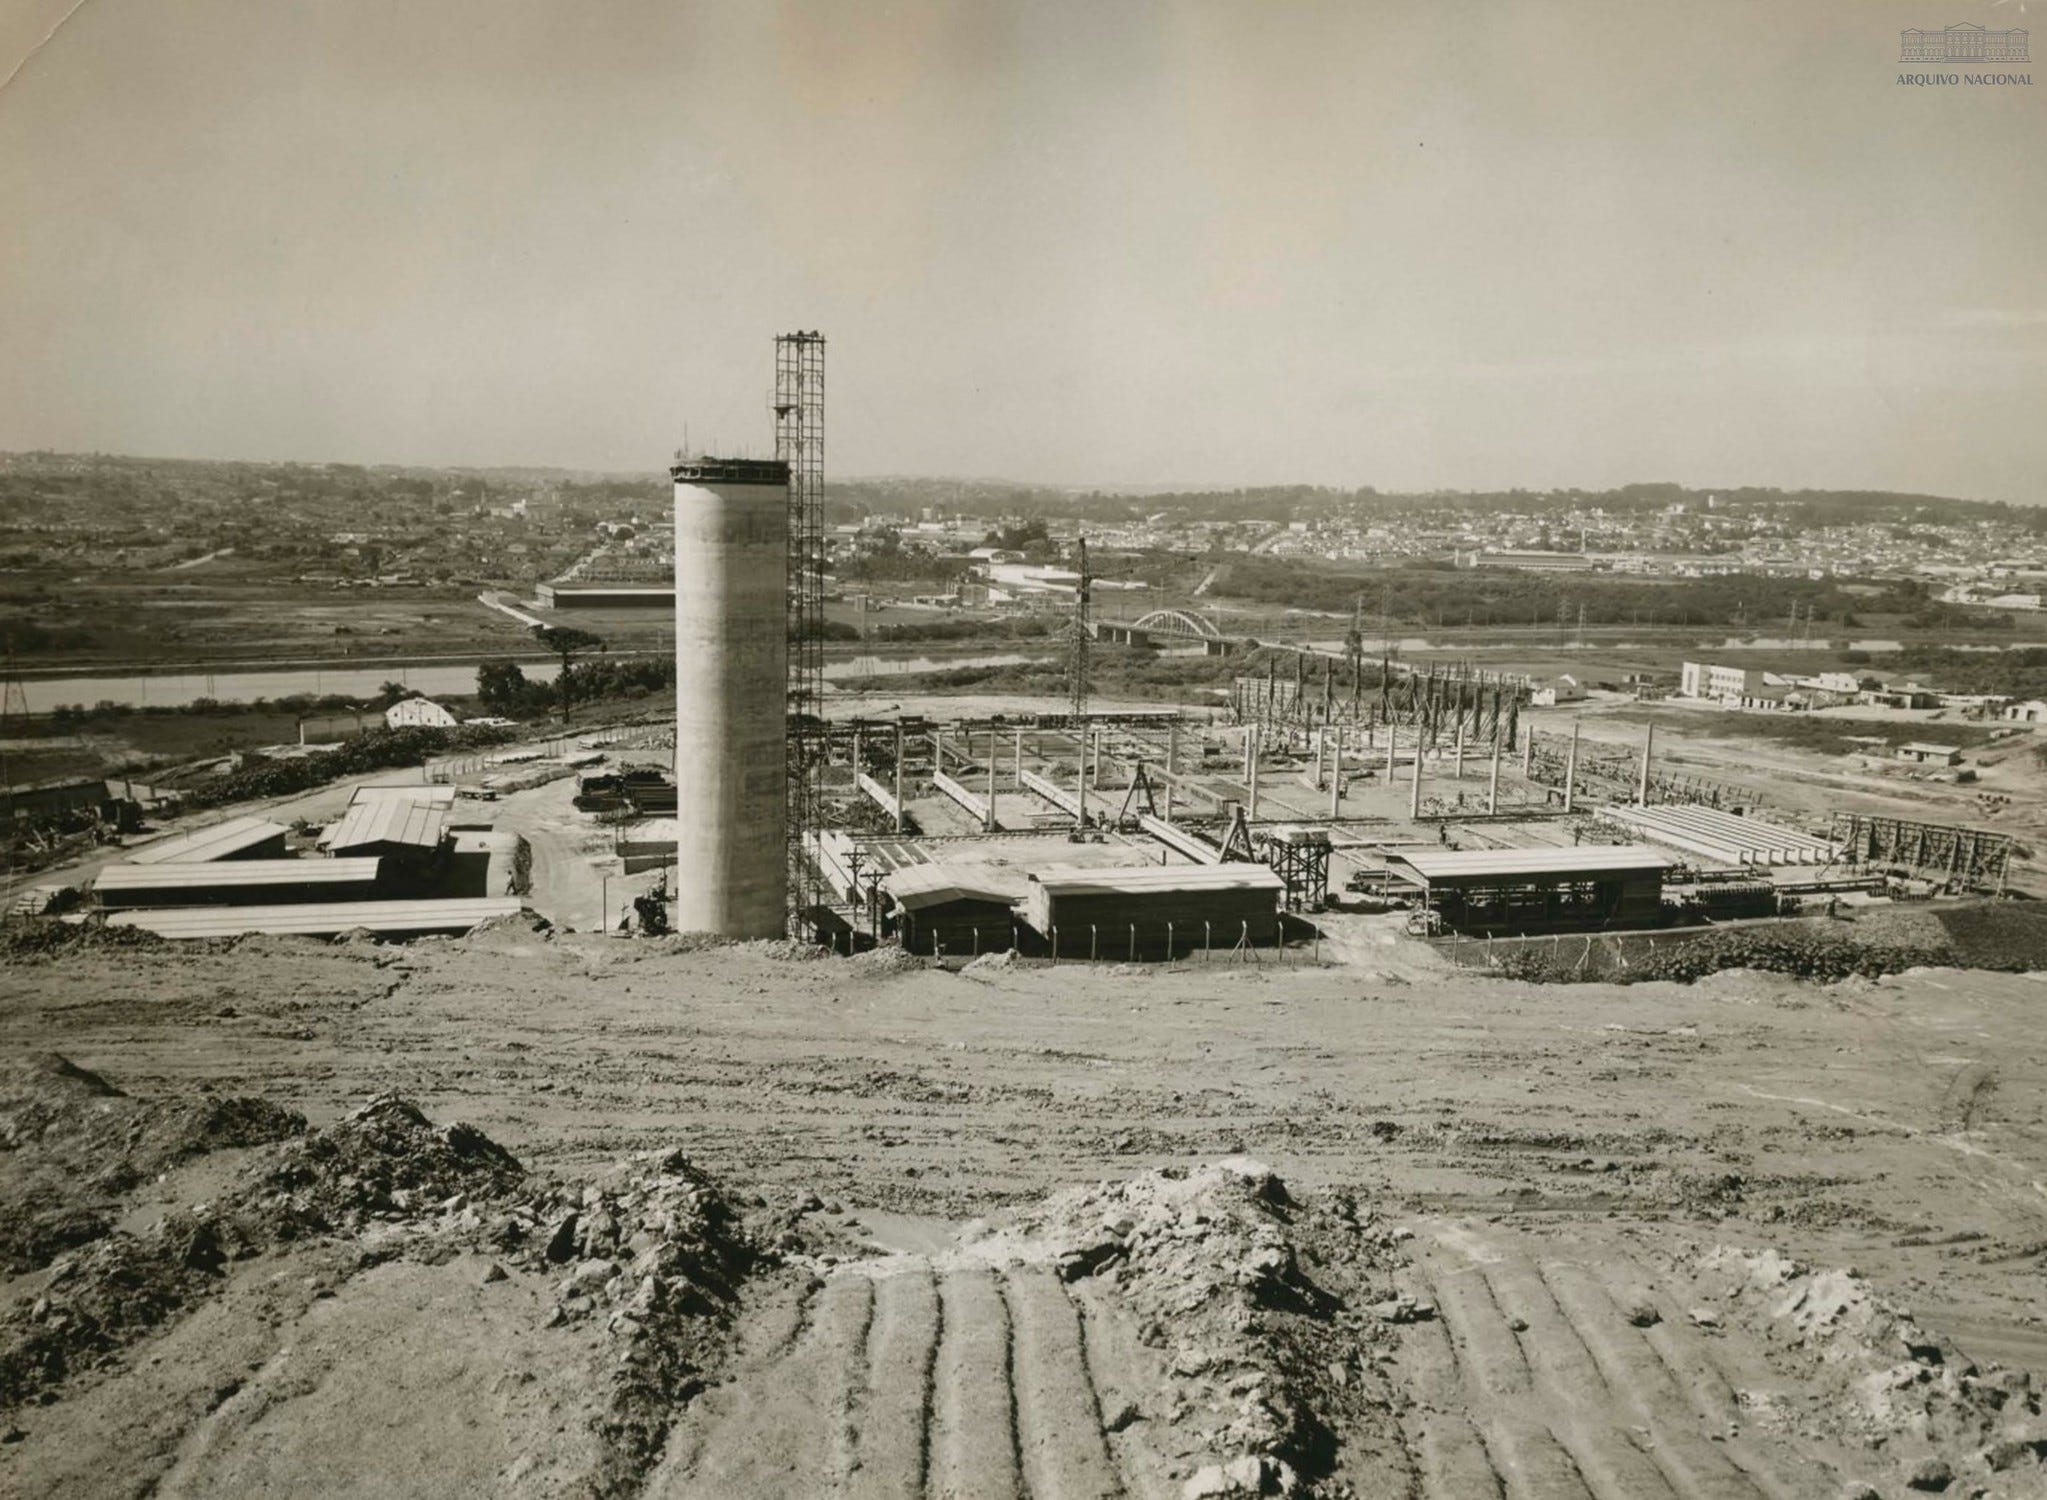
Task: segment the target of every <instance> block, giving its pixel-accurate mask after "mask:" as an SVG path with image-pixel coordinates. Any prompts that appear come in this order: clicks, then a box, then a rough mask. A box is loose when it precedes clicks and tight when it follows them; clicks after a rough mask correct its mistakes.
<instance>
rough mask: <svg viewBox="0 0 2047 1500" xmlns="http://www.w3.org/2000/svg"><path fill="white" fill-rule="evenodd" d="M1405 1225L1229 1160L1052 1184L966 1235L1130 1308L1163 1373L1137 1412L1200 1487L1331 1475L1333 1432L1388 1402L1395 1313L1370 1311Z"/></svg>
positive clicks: (1272, 1490)
mask: <svg viewBox="0 0 2047 1500" xmlns="http://www.w3.org/2000/svg"><path fill="white" fill-rule="evenodd" d="M1399 1237H1400V1234H1399V1232H1398V1231H1395V1230H1392V1229H1390V1228H1388V1227H1386V1226H1383V1225H1381V1224H1378V1223H1377V1222H1375V1221H1374V1220H1373V1219H1372V1217H1371V1215H1370V1214H1369V1213H1368V1212H1367V1213H1365V1214H1364V1215H1362V1216H1361V1215H1360V1212H1359V1210H1358V1207H1357V1205H1356V1203H1355V1201H1354V1200H1352V1199H1351V1198H1349V1197H1348V1196H1345V1195H1337V1196H1336V1197H1334V1198H1333V1199H1332V1200H1331V1202H1330V1203H1328V1204H1326V1205H1317V1206H1305V1205H1302V1204H1300V1203H1297V1202H1296V1201H1295V1200H1294V1199H1293V1198H1292V1196H1291V1195H1290V1194H1289V1193H1288V1192H1287V1189H1286V1185H1285V1184H1284V1183H1283V1182H1281V1181H1280V1179H1279V1178H1278V1177H1277V1176H1275V1175H1274V1174H1273V1172H1272V1171H1271V1169H1270V1168H1268V1167H1266V1166H1265V1165H1263V1164H1262V1163H1259V1162H1256V1161H1252V1160H1249V1159H1247V1158H1243V1157H1232V1158H1227V1159H1225V1160H1223V1161H1220V1162H1216V1163H1213V1164H1210V1165H1207V1166H1203V1167H1200V1168H1198V1169H1194V1170H1191V1171H1189V1170H1185V1169H1180V1168H1171V1167H1169V1168H1163V1169H1161V1170H1158V1171H1155V1172H1151V1173H1148V1174H1147V1175H1145V1176H1142V1177H1138V1178H1135V1179H1133V1180H1130V1181H1128V1182H1118V1183H1103V1184H1100V1185H1097V1186H1092V1187H1085V1188H1075V1189H1069V1190H1067V1191H1065V1192H1061V1193H1056V1194H1054V1195H1053V1196H1052V1197H1050V1198H1048V1199H1046V1200H1045V1201H1044V1203H1043V1204H1042V1206H1040V1207H1038V1208H1036V1209H1032V1210H1028V1211H1026V1212H1025V1213H1023V1214H1022V1215H1021V1216H1020V1218H1019V1219H1018V1220H1017V1222H1016V1223H1015V1224H1014V1225H1012V1226H1008V1227H1005V1228H1003V1229H1001V1230H996V1231H991V1232H988V1233H987V1234H985V1235H984V1236H983V1237H981V1238H980V1239H979V1240H977V1241H974V1242H971V1243H970V1245H969V1248H970V1249H972V1250H973V1251H974V1252H975V1253H978V1254H983V1255H991V1256H1006V1257H1012V1258H1015V1259H1021V1260H1039V1261H1049V1262H1050V1263H1051V1265H1052V1266H1053V1268H1054V1269H1055V1270H1056V1271H1057V1273H1058V1274H1059V1276H1060V1277H1061V1278H1062V1279H1063V1280H1066V1281H1068V1282H1078V1281H1082V1280H1085V1281H1087V1282H1089V1283H1090V1284H1092V1285H1094V1286H1097V1287H1100V1288H1102V1289H1104V1290H1105V1291H1106V1292H1108V1293H1109V1294H1110V1295H1113V1296H1115V1297H1116V1298H1117V1299H1118V1300H1120V1301H1121V1303H1122V1304H1123V1305H1124V1306H1125V1307H1127V1308H1128V1309H1130V1311H1131V1312H1132V1313H1133V1314H1134V1315H1135V1316H1136V1318H1137V1320H1138V1338H1139V1339H1140V1340H1141V1341H1142V1342H1143V1343H1144V1344H1145V1345H1147V1346H1149V1347H1150V1348H1151V1349H1153V1350H1154V1351H1156V1352H1157V1354H1158V1356H1159V1362H1160V1364H1161V1366H1162V1368H1163V1370H1164V1371H1165V1372H1167V1374H1168V1376H1169V1377H1170V1378H1169V1379H1168V1381H1167V1382H1166V1383H1165V1385H1164V1386H1163V1387H1162V1389H1161V1390H1160V1392H1159V1393H1158V1401H1159V1409H1157V1410H1146V1411H1144V1412H1143V1413H1142V1415H1143V1416H1144V1417H1146V1418H1147V1419H1149V1420H1150V1421H1151V1422H1152V1423H1153V1428H1152V1435H1153V1437H1154V1438H1157V1437H1160V1436H1163V1435H1164V1431H1165V1430H1169V1431H1170V1439H1171V1440H1170V1442H1168V1443H1165V1444H1163V1445H1162V1447H1163V1448H1165V1449H1166V1450H1167V1451H1171V1450H1174V1449H1177V1458H1178V1461H1179V1466H1180V1469H1181V1472H1182V1474H1183V1475H1184V1491H1183V1493H1184V1494H1185V1495H1187V1496H1189V1497H1198V1496H1228V1495H1263V1494H1293V1493H1295V1492H1296V1491H1297V1490H1299V1489H1300V1488H1301V1487H1302V1486H1303V1485H1304V1484H1307V1483H1310V1482H1312V1481H1313V1480H1315V1479H1316V1478H1318V1477H1320V1476H1321V1475H1323V1474H1324V1473H1326V1471H1327V1469H1328V1467H1329V1463H1330V1456H1331V1449H1332V1438H1331V1432H1332V1430H1333V1429H1334V1428H1335V1427H1337V1426H1338V1425H1341V1426H1344V1427H1347V1428H1355V1427H1358V1426H1361V1425H1370V1418H1369V1417H1368V1416H1366V1415H1365V1411H1366V1409H1367V1408H1372V1409H1375V1410H1376V1412H1377V1413H1378V1414H1379V1415H1381V1416H1383V1414H1384V1413H1385V1412H1387V1411H1389V1410H1390V1409H1391V1405H1392V1402H1391V1397H1390V1394H1389V1393H1388V1392H1387V1390H1386V1389H1385V1380H1384V1375H1383V1372H1382V1370H1381V1369H1380V1357H1381V1356H1388V1355H1390V1352H1391V1349H1392V1345H1393V1341H1394V1340H1395V1339H1396V1338H1397V1335H1396V1334H1395V1333H1394V1332H1393V1330H1392V1329H1391V1328H1390V1327H1388V1326H1387V1324H1388V1323H1389V1322H1391V1321H1395V1320H1391V1319H1387V1318H1385V1317H1383V1316H1382V1315H1381V1314H1380V1313H1379V1312H1377V1311H1374V1309H1375V1308H1377V1307H1381V1306H1384V1305H1388V1303H1389V1299H1391V1298H1392V1297H1393V1292H1392V1288H1391V1285H1390V1282H1389V1281H1388V1280H1386V1278H1385V1276H1384V1272H1385V1270H1386V1268H1387V1267H1388V1265H1389V1264H1390V1261H1391V1255H1390V1253H1389V1252H1390V1251H1391V1248H1392V1246H1393V1245H1394V1244H1395V1243H1397V1240H1398V1238H1399ZM1373 1276H1376V1278H1377V1279H1376V1281H1368V1280H1367V1279H1366V1278H1368V1277H1373ZM1106 1415H1109V1414H1106V1413H1105V1416H1106Z"/></svg>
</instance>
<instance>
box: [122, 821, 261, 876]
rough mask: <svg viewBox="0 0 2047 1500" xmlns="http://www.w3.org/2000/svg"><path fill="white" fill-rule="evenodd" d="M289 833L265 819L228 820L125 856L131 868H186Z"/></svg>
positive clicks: (226, 857) (222, 857)
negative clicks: (182, 865) (180, 865)
mask: <svg viewBox="0 0 2047 1500" xmlns="http://www.w3.org/2000/svg"><path fill="white" fill-rule="evenodd" d="M290 831H291V830H290V829H288V828H286V827H285V826H284V825H283V824H282V823H272V822H270V821H269V820H268V819H265V818H229V819H228V820H227V821H226V822H225V823H215V824H214V825H213V826H212V827H210V828H195V829H193V830H192V831H191V832H190V833H181V834H178V835H176V836H175V837H173V838H167V839H163V840H160V841H159V842H157V843H154V844H151V845H150V846H149V847H148V848H146V849H137V850H136V851H135V852H134V853H133V854H131V855H129V856H128V859H127V863H129V864H131V865H163V864H188V863H195V862H199V861H204V860H212V859H228V858H230V857H232V856H233V855H234V854H236V853H237V852H239V851H240V850H243V849H249V848H253V847H255V846H256V845H257V844H262V843H267V842H268V841H270V840H271V839H274V838H278V837H280V836H282V835H284V834H287V833H289V832H290Z"/></svg>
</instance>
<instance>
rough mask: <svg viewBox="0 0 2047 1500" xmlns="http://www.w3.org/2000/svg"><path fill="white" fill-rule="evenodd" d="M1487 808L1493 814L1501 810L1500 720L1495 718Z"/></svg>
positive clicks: (1487, 786) (1486, 797) (1489, 813)
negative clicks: (1491, 771)
mask: <svg viewBox="0 0 2047 1500" xmlns="http://www.w3.org/2000/svg"><path fill="white" fill-rule="evenodd" d="M1485 810H1486V814H1487V816H1491V815H1492V814H1493V813H1496V812H1498V811H1499V810H1500V721H1499V720H1498V719H1497V718H1495V719H1494V720H1493V774H1492V779H1491V780H1490V781H1489V782H1488V783H1487V784H1486V793H1485Z"/></svg>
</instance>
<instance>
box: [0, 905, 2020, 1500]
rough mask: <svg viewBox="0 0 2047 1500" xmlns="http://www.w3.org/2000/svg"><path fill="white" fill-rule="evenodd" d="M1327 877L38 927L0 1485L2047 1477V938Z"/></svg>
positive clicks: (8, 1168)
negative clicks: (1959, 952)
mask: <svg viewBox="0 0 2047 1500" xmlns="http://www.w3.org/2000/svg"><path fill="white" fill-rule="evenodd" d="M1339 930H1340V941H1338V942H1335V943H1332V944H1331V945H1330V949H1331V953H1332V954H1333V956H1336V957H1339V958H1340V959H1341V960H1342V961H1341V962H1340V963H1338V964H1336V965H1334V966H1326V967H1313V966H1303V967H1278V966H1274V965H1270V964H1265V965H1260V964H1244V965H1211V966H1197V965H1190V966H1186V967H1179V968H1162V967H1153V968H1136V967H1128V966H1120V965H1119V966H1109V965H1103V966H1100V967H1090V966H1085V965H1072V964H1062V965H1060V966H1059V967H1057V968H1056V969H1055V968H1044V967H1026V966H1020V965H1015V964H1009V963H1004V962H1002V961H1000V960H994V961H983V962H982V963H981V964H979V965H977V966H975V967H973V968H971V969H969V970H967V971H965V972H947V971H942V970H935V969H929V968H924V967H921V966H918V965H915V964H914V963H911V962H908V961H905V960H904V959H902V958H901V956H900V955H894V954H888V953H879V954H873V955H866V956H863V957H861V958H858V959H853V960H830V959H819V958H815V957H808V956H804V955H803V952H802V950H797V949H793V948H790V947H788V946H786V945H782V944H767V945H751V946H738V947H715V946H706V945H704V944H702V943H698V942H692V941H689V940H686V939H664V940H627V939H615V938H612V939H608V938H604V937H601V936H598V935H596V934H594V933H591V934H573V935H554V934H551V933H548V932H546V931H541V930H536V929H534V928H532V927H531V926H529V925H527V924H506V925H503V926H499V927H496V928H493V929H489V930H485V931H482V932H479V933H477V934H475V935H473V936H472V937H470V938H467V939H462V940H439V941H429V942H423V943H418V944H414V945H412V946H410V947H392V948H386V947H379V946H375V945H371V944H366V943H337V944H321V943H313V942H310V941H305V940H285V939H252V940H243V941H239V942H234V943H226V944H220V945H213V946H199V947H188V948H182V949H176V948H163V947H134V946H109V945H111V944H112V943H113V942H114V940H113V939H112V938H101V939H92V938H86V939H82V940H78V941H76V942H74V943H72V944H70V945H67V946H61V947H59V948H57V949H56V950H54V951H49V952H39V951H32V950H30V949H25V948H21V947H17V948H16V949H15V950H14V951H12V952H11V954H10V955H9V957H8V958H7V961H6V963H5V966H4V967H0V1058H5V1059H6V1060H7V1061H6V1064H5V1068H4V1076H0V1225H5V1226H6V1228H5V1232H4V1234H0V1252H4V1253H5V1256H6V1258H7V1259H6V1266H5V1271H4V1280H0V1402H4V1410H0V1438H4V1439H5V1441H4V1442H0V1493H7V1494H21V1495H38V1496H50V1495H81V1496H83V1495H91V1496H101V1495H145V1494H153V1495H164V1496H172V1495H235V1496H248V1495H266V1494H267V1495H284V1494H309V1493H317V1494H331V1495H377V1496H389V1495H447V1494H486V1493H487V1494H506V1495H542V1494H548V1495H555V1494H589V1493H595V1494H619V1495H623V1494H647V1495H661V1496H671V1495H672V1496H706V1497H711V1496H716V1497H742V1500H745V1497H766V1496H808V1495H887V1496H969V1495H986V1496H1011V1497H1017V1496H1032V1497H1040V1500H1050V1497H1056V1496H1074V1495H1086V1496H1106V1495H1129V1496H1140V1497H1142V1496H1154V1495H1158V1496H1185V1495H1195V1496H1199V1495H1229V1494H1275V1493H1286V1492H1289V1491H1291V1492H1294V1493H1303V1494H1322V1495H1356V1496H1378V1495H1401V1496H1413V1497H1424V1500H1451V1497H1458V1500H1461V1497H1466V1496H1505V1497H1538V1496H1540V1497H1547V1496H1571V1497H1583V1496H1594V1497H1600V1500H1636V1497H1655V1496H1674V1497H1686V1500H1691V1497H1707V1496H1712V1497H1720V1496H1726V1497H1757V1496H1760V1497H1769V1500H1794V1497H1807V1496H1823V1497H1832V1496H1842V1495H1851V1494H1853V1495H1871V1494H1874V1495H1883V1496H1906V1495H1910V1494H1916V1493H1933V1492H1946V1493H1951V1494H1968V1495H1990V1496H2001V1497H2017V1496H2031V1495H2039V1494H2041V1493H2043V1492H2047V1467H2043V1466H2042V1462H2041V1455H2042V1454H2043V1453H2047V1425H2043V1421H2042V1418H2041V1416H2040V1414H2039V1399H2038V1394H2037V1382H2038V1381H2039V1380H2040V1379H2042V1378H2047V1290H2043V1288H2047V1282H2043V1280H2042V1277H2041V1270H2042V1261H2043V1257H2047V1191H2043V1189H2042V1187H2041V1183H2042V1181H2043V1180H2047V1104H2043V1100H2047V1040H2043V1033H2042V1031H2041V1028H2040V1026H2039V1025H2038V1015H2039V1007H2040V1005H2041V1003H2042V1001H2043V999H2047V988H2043V983H2042V979H2041V978H2040V976H2037V975H2000V974H1976V973H1959V972H1954V971H1946V970H1918V971H1912V972H1908V973H1905V974H1902V975H1899V976H1896V977H1893V978H1888V979H1884V980H1880V981H1868V980H1852V981H1847V982H1844V983H1841V984H1837V985H1833V986H1827V987H1819V986H1812V985H1807V984H1802V983H1799V982H1796V981H1793V980H1789V979H1784V978H1777V977H1765V976H1760V975H1755V974H1751V973H1745V972H1737V973H1727V974H1721V975H1717V976H1714V977H1713V978H1710V979H1707V980H1704V981H1701V982H1699V983H1697V984H1694V985H1690V986H1682V987H1681V986H1674V985H1661V984H1651V985H1636V986H1632V987H1627V988H1620V987H1610V986H1603V985H1582V986H1546V987H1534V986H1524V985H1520V984H1516V983H1511V982H1505V981H1499V980H1489V979H1485V978H1482V977H1479V976H1475V975H1470V974H1466V973H1462V972H1458V971H1455V970H1452V969H1450V968H1448V967H1447V966H1445V965H1443V964H1442V962H1441V961H1440V960H1439V959H1438V958H1437V957H1436V955H1435V954H1434V953H1433V952H1431V951H1430V950H1429V949H1428V948H1427V947H1426V946H1425V945H1422V944H1418V943H1414V942H1412V941H1409V940H1406V939H1404V938H1402V937H1400V936H1399V935H1398V933H1397V931H1396V929H1395V927H1394V925H1393V924H1392V921H1391V919H1384V920H1377V921H1375V920H1372V919H1365V918H1346V919H1344V920H1343V921H1342V922H1341V923H1340V924H1339ZM60 1058H61V1059H64V1060H66V1061H60V1060H59V1059H60ZM392 1095H396V1096H398V1097H397V1098H392V1097H390V1096H392ZM372 1101H376V1102H374V1103H373V1102H372ZM401 1101H404V1102H401ZM366 1106H367V1108H366ZM301 1116H302V1117H303V1118H302V1119H301V1118H300V1117H301ZM457 1121H459V1122H463V1123H464V1125H465V1126H466V1127H467V1128H462V1129H452V1128H449V1127H450V1126H451V1124H452V1122H457ZM507 1153H508V1154H507Z"/></svg>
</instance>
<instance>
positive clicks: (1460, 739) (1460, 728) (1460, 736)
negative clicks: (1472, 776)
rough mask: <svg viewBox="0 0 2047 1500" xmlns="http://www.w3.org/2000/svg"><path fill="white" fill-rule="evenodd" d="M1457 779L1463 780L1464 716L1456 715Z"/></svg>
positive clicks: (1460, 713) (1461, 714)
mask: <svg viewBox="0 0 2047 1500" xmlns="http://www.w3.org/2000/svg"><path fill="white" fill-rule="evenodd" d="M1457 779H1458V780H1459V781H1462V780H1463V779H1464V715H1463V713H1462V712H1461V711H1460V712H1459V713H1458V715H1457Z"/></svg>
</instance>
